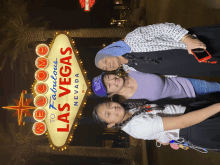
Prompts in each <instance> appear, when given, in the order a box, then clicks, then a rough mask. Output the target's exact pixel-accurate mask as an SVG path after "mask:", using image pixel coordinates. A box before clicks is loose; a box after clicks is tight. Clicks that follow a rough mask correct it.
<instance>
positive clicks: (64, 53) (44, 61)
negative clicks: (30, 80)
mask: <svg viewBox="0 0 220 165" xmlns="http://www.w3.org/2000/svg"><path fill="white" fill-rule="evenodd" d="M67 33H68V32H63V33H58V32H57V33H56V36H55V38H54V40H53V41H52V43H51V45H50V50H49V48H48V47H47V45H45V44H40V45H38V46H37V48H36V53H37V54H38V56H39V57H38V58H37V59H36V61H35V65H36V66H37V67H38V68H39V69H38V70H37V71H36V73H35V78H36V82H35V83H34V85H33V91H34V94H35V99H34V104H35V106H36V107H37V109H36V112H34V114H33V115H34V118H35V119H39V118H40V119H43V120H37V121H38V122H39V126H36V124H37V123H38V122H36V123H35V125H34V126H33V132H34V133H35V134H37V135H38V133H39V134H41V132H42V133H43V132H44V131H45V130H44V129H47V133H48V136H49V138H50V140H51V143H52V144H51V147H59V148H61V149H62V150H63V149H65V148H66V144H67V143H68V141H69V140H70V138H71V133H72V132H73V130H74V127H75V126H76V119H77V118H78V117H79V116H80V115H81V111H82V108H83V105H85V104H86V97H87V96H88V95H89V93H91V92H90V89H89V86H90V82H88V80H87V78H86V71H85V70H84V69H83V66H82V61H81V60H80V59H79V57H78V51H77V50H76V49H75V48H74V41H71V40H70V39H69V37H68V35H67ZM47 49H48V51H49V54H48V55H47ZM43 112H45V113H43ZM43 115H46V117H45V118H44V117H43ZM42 123H45V126H44V127H43V126H42ZM40 126H41V127H40Z"/></svg>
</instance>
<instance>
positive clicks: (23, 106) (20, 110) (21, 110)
mask: <svg viewBox="0 0 220 165" xmlns="http://www.w3.org/2000/svg"><path fill="white" fill-rule="evenodd" d="M26 93H27V91H26V90H23V91H22V93H21V96H20V100H16V99H15V100H14V101H15V103H16V104H17V106H8V107H2V108H5V109H11V110H16V112H15V113H14V114H13V116H16V115H18V125H21V124H22V117H23V116H24V117H26V115H27V116H31V114H30V112H29V111H28V110H29V109H35V108H36V107H32V106H29V104H30V103H31V101H32V100H33V99H25V101H24V94H26Z"/></svg>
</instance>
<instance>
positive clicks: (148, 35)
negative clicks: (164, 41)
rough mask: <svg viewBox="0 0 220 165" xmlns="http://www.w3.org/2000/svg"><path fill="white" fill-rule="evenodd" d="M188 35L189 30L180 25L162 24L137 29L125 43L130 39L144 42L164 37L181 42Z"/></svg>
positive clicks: (127, 37) (126, 38) (129, 35)
mask: <svg viewBox="0 0 220 165" xmlns="http://www.w3.org/2000/svg"><path fill="white" fill-rule="evenodd" d="M187 33H188V30H186V29H184V28H182V27H181V26H180V25H175V24H173V23H161V24H154V25H149V26H143V27H139V28H136V29H135V30H134V31H132V32H130V33H128V35H127V36H126V37H125V40H124V41H125V42H127V41H128V40H129V39H133V38H136V39H140V40H143V41H144V40H152V39H154V38H160V37H163V38H164V36H166V37H167V38H171V39H173V40H175V41H177V42H179V41H180V40H181V39H182V38H183V37H184V36H185V35H186V34H187Z"/></svg>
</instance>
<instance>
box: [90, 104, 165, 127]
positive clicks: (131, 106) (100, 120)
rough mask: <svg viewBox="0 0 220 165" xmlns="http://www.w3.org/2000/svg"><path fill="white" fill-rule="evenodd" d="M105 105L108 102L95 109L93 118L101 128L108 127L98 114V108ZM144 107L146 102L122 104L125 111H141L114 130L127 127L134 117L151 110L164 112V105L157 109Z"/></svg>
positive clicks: (158, 106) (156, 107)
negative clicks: (136, 109) (135, 109)
mask: <svg viewBox="0 0 220 165" xmlns="http://www.w3.org/2000/svg"><path fill="white" fill-rule="evenodd" d="M104 103H106V102H103V103H100V104H98V105H97V106H95V108H94V110H93V118H94V120H95V121H96V122H97V123H98V124H100V125H101V126H103V127H107V125H108V123H106V122H105V121H103V120H102V119H100V118H99V116H98V113H97V110H98V108H99V107H100V106H101V105H102V104H104ZM119 104H120V103H119ZM143 105H146V102H128V103H123V104H121V106H122V107H123V108H124V109H125V111H128V110H130V109H133V108H138V109H139V110H138V111H137V112H135V113H134V114H133V115H132V116H131V117H130V118H128V119H126V120H125V121H123V122H121V123H119V124H116V125H115V126H114V127H113V128H116V127H119V128H121V127H123V126H125V125H126V124H127V123H128V122H129V121H130V120H131V119H132V118H133V117H134V116H137V115H139V114H141V113H144V112H148V111H151V110H164V106H163V105H157V106H155V107H150V108H147V107H143Z"/></svg>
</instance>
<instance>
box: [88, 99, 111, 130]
mask: <svg viewBox="0 0 220 165" xmlns="http://www.w3.org/2000/svg"><path fill="white" fill-rule="evenodd" d="M104 103H105V102H103V103H99V104H98V105H96V106H95V107H94V110H93V112H92V116H93V119H94V120H95V121H96V123H98V124H100V125H101V126H103V127H107V125H108V123H106V122H105V121H104V120H102V119H100V118H99V116H98V113H97V111H98V108H99V107H100V106H101V105H102V104H104Z"/></svg>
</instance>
